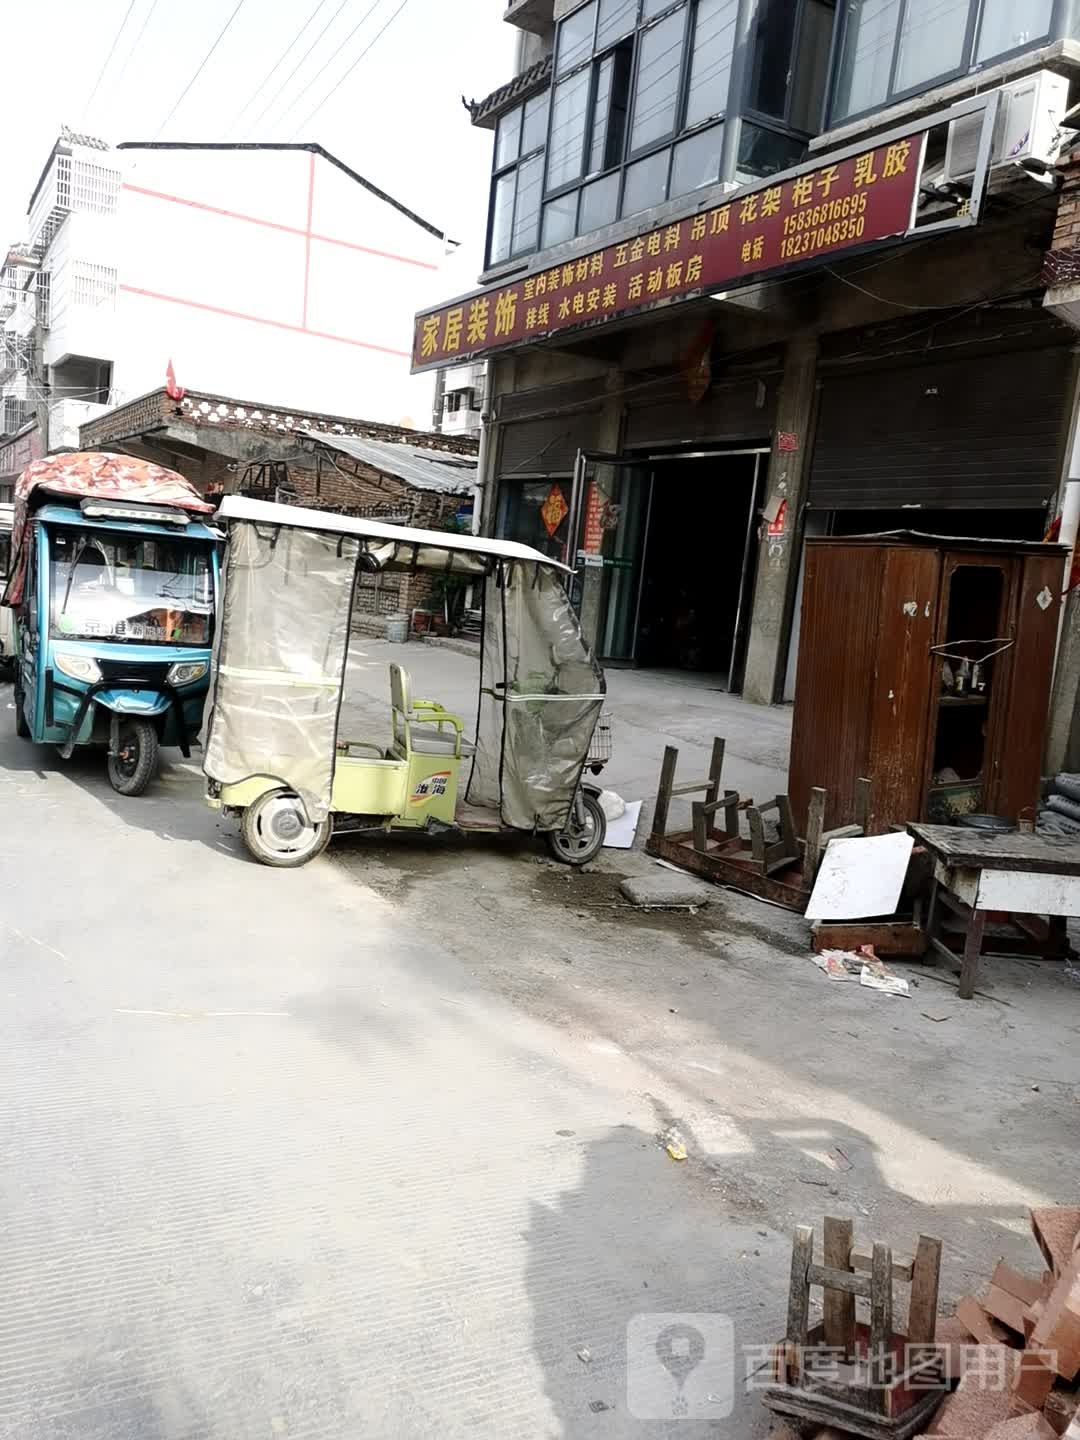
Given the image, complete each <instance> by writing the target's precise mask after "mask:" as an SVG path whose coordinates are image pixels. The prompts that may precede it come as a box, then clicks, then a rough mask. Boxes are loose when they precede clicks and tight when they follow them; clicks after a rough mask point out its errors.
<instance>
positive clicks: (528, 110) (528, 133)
mask: <svg viewBox="0 0 1080 1440" xmlns="http://www.w3.org/2000/svg"><path fill="white" fill-rule="evenodd" d="M547 109H548V92H547V91H546V90H545V91H544V93H543V94H542V95H534V96H533V98H532V99H531V100H526V101H525V118H524V119H523V121H522V124H521V153H522V155H528V153H529V151H530V150H539V148H540V146H541V145H543V143H544V136H545V135H546V134H547Z"/></svg>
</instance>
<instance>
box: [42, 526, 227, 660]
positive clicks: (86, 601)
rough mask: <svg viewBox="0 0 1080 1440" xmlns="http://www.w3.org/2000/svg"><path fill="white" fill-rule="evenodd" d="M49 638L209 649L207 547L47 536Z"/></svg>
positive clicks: (58, 532)
mask: <svg viewBox="0 0 1080 1440" xmlns="http://www.w3.org/2000/svg"><path fill="white" fill-rule="evenodd" d="M49 549H50V565H49V570H50V609H49V633H50V635H51V636H52V638H53V639H54V640H61V639H62V640H109V641H130V642H132V643H134V644H139V645H198V646H208V645H209V644H210V638H211V633H212V626H213V617H214V599H213V586H212V581H211V572H210V549H209V546H207V545H206V544H203V543H200V542H199V541H194V540H184V539H182V538H180V537H179V536H178V537H176V538H175V539H174V538H173V537H172V536H161V535H153V536H151V535H136V534H131V533H125V532H123V531H118V530H104V529H85V530H84V529H71V530H68V529H55V530H52V531H51V533H50V535H49Z"/></svg>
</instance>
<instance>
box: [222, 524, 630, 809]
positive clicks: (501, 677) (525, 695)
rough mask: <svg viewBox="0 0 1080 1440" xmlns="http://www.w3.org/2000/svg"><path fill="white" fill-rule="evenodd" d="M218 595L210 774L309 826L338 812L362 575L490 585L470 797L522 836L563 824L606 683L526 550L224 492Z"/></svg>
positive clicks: (562, 600) (551, 565)
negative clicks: (341, 729)
mask: <svg viewBox="0 0 1080 1440" xmlns="http://www.w3.org/2000/svg"><path fill="white" fill-rule="evenodd" d="M218 519H219V521H221V522H222V523H223V524H224V525H225V526H226V528H227V532H228V549H227V552H226V564H225V581H224V594H223V601H222V611H221V617H220V624H219V626H218V631H217V638H216V654H215V664H214V690H213V699H212V710H211V717H210V725H209V733H208V736H207V742H206V758H205V763H204V769H205V771H206V774H207V775H208V776H209V777H210V779H211V780H214V781H217V782H218V783H220V784H223V785H232V784H237V783H239V782H241V781H243V780H247V779H251V778H254V777H259V776H262V777H271V778H274V779H276V780H278V781H279V782H280V783H281V784H282V785H285V786H287V787H288V788H289V789H291V790H293V791H295V792H296V794H297V795H299V796H300V798H301V800H302V801H303V803H304V806H305V808H306V809H307V811H308V814H309V816H310V818H311V820H312V821H313V822H314V823H319V822H321V821H322V820H323V819H324V818H325V816H326V814H327V812H328V810H329V808H330V797H331V790H332V786H333V778H334V764H335V754H336V744H337V728H338V712H339V710H340V706H341V692H342V685H343V680H344V673H345V664H346V660H347V655H348V641H349V630H350V616H351V609H352V601H353V595H354V591H355V586H356V580H357V576H358V574H359V573H360V572H361V571H364V570H366V571H379V570H383V571H386V570H413V569H421V570H431V571H442V572H444V573H445V572H450V573H453V574H461V575H473V576H476V577H477V578H478V579H482V581H483V612H484V620H483V645H482V656H481V666H480V682H479V686H480V703H479V715H478V724H477V736H476V747H475V755H474V757H473V762H472V770H471V773H470V776H469V781H468V787H467V791H466V798H467V800H468V802H469V803H470V804H472V805H477V806H482V807H484V808H487V809H491V810H494V811H496V812H497V813H498V814H499V816H500V818H501V820H502V822H503V824H505V825H507V826H509V827H511V828H513V829H520V830H529V831H532V830H542V831H547V830H560V829H562V827H563V826H564V825H565V823H566V819H567V816H568V814H569V811H570V807H571V805H572V803H573V798H574V794H575V792H576V790H577V786H578V783H579V781H580V778H581V772H582V770H583V768H584V765H585V760H586V757H587V754H588V750H589V742H590V740H591V739H592V733H593V730H594V728H595V725H596V722H597V719H598V718H599V714H600V708H601V705H602V703H603V698H604V688H605V687H604V677H603V672H602V670H601V669H600V667H599V665H598V664H597V663H596V661H595V659H594V658H593V656H592V653H591V651H590V650H589V647H588V646H587V645H586V643H585V641H584V639H583V638H582V635H581V629H580V626H579V624H578V620H577V616H576V614H575V613H574V610H573V608H572V606H571V604H570V601H569V599H568V597H567V595H566V591H565V590H564V588H563V585H562V580H561V573H566V567H565V566H564V565H560V564H558V563H557V562H555V561H553V560H551V559H550V558H549V557H548V556H546V555H543V554H541V553H540V551H538V550H534V549H532V548H531V547H530V546H528V545H521V544H518V543H517V542H515V541H511V540H496V539H492V538H489V537H486V536H479V535H458V534H454V533H452V532H444V531H437V530H418V529H410V528H407V527H404V526H398V525H388V524H385V523H383V522H380V521H377V520H367V519H363V518H358V517H354V516H348V515H340V514H337V513H334V512H331V511H323V510H308V509H303V508H301V507H299V506H292V505H274V504H269V503H267V502H264V501H259V500H247V499H244V498H242V497H240V496H227V497H226V498H225V500H224V501H223V502H222V505H221V508H220V509H219V511H218Z"/></svg>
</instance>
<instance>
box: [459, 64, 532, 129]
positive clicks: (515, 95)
mask: <svg viewBox="0 0 1080 1440" xmlns="http://www.w3.org/2000/svg"><path fill="white" fill-rule="evenodd" d="M550 81H551V56H550V55H545V56H544V58H543V59H542V60H537V62H536V64H535V65H530V66H529V68H528V70H523V71H522V72H521V74H520V75H515V76H514V78H513V79H512V80H510V81H508V82H507V83H506V84H505V85H500V86H499V88H498V90H493V91H492V92H491V94H490V95H488V96H487V98H486V99H484V100H466V101H465V108H466V109H467V110H468V112H469V114H470V115H471V116H472V123H473V124H474V125H482V126H485V127H486V128H488V129H490V128H491V127H492V126H493V125H494V124H495V121H496V119H497V118H498V116H499V115H500V113H501V112H502V111H503V110H506V109H508V108H509V107H510V106H511V105H516V104H517V102H518V101H519V100H527V99H528V98H529V96H530V95H535V94H536V93H537V91H539V90H543V88H544V87H545V86H546V85H547V84H549V83H550Z"/></svg>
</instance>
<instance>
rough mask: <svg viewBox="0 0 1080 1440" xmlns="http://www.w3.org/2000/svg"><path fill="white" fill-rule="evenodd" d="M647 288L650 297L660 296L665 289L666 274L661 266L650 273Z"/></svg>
mask: <svg viewBox="0 0 1080 1440" xmlns="http://www.w3.org/2000/svg"><path fill="white" fill-rule="evenodd" d="M645 288H646V290H648V292H649V294H650V295H659V293H660V291H661V290H662V289H663V288H664V272H663V270H662V269H661V268H660V266H659V265H657V267H656V269H655V270H650V271H649V278H648V280H647V281H646V283H645Z"/></svg>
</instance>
